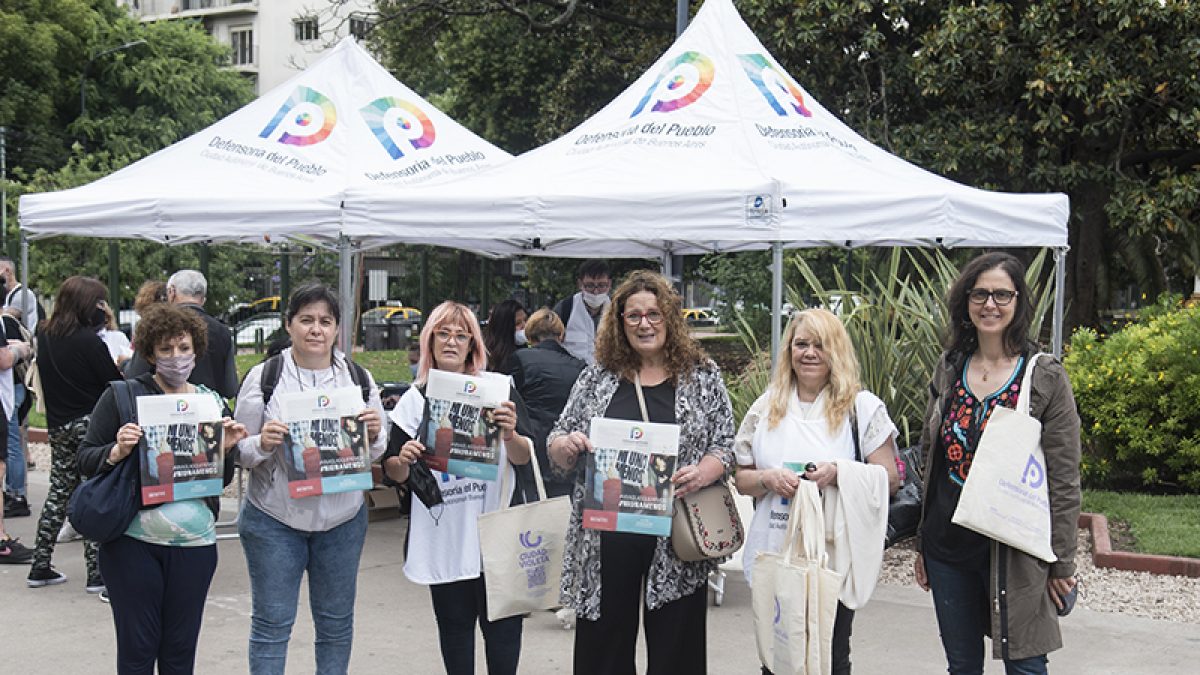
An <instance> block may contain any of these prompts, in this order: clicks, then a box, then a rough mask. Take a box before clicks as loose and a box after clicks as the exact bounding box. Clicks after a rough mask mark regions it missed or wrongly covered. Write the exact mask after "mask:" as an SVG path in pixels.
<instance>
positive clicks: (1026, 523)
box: [951, 353, 1058, 562]
mask: <svg viewBox="0 0 1200 675" xmlns="http://www.w3.org/2000/svg"><path fill="white" fill-rule="evenodd" d="M1041 357H1042V354H1040V353H1039V354H1037V355H1036V356H1034V357H1033V358H1031V359H1030V360H1029V365H1028V366H1027V367H1026V368H1025V375H1024V377H1023V378H1022V379H1021V392H1020V395H1019V396H1018V398H1017V407H1016V409H1009V408H1004V407H1001V406H997V407H996V408H994V409H993V410H992V412H991V416H990V417H989V418H988V422H987V428H986V429H984V430H983V435H982V436H981V437H980V439H979V446H978V447H977V448H976V449H975V459H974V460H973V461H972V462H971V470H970V473H968V474H967V480H966V482H965V483H964V484H963V489H962V495H961V496H960V497H959V498H958V508H957V509H955V511H954V517H953V518H951V521H952V522H954V523H955V524H956V525H961V526H963V527H965V528H967V529H970V530H974V531H976V532H978V533H980V534H982V535H984V536H987V537H991V538H992V539H995V540H996V541H999V542H1002V543H1005V544H1008V545H1009V546H1011V547H1013V548H1016V549H1020V550H1022V551H1024V552H1026V553H1028V554H1029V555H1031V556H1033V557H1035V558H1039V559H1041V560H1045V561H1046V562H1054V561H1055V560H1057V559H1058V558H1057V556H1055V555H1054V551H1053V549H1052V548H1051V546H1050V493H1049V490H1047V488H1046V455H1045V453H1043V452H1042V423H1041V422H1039V421H1037V420H1036V419H1034V418H1032V417H1030V416H1029V399H1030V398H1032V392H1031V391H1030V387H1031V382H1032V378H1031V376H1032V374H1033V368H1034V366H1035V365H1037V361H1038V359H1039V358H1041Z"/></svg>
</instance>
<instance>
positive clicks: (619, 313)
mask: <svg viewBox="0 0 1200 675" xmlns="http://www.w3.org/2000/svg"><path fill="white" fill-rule="evenodd" d="M638 388H640V389H641V390H642V393H643V394H644V398H645V407H646V410H647V411H648V417H649V419H650V421H651V422H658V423H664V424H677V425H679V430H680V437H679V457H678V463H677V467H678V469H677V470H676V471H675V472H674V474H673V475H672V476H671V482H672V483H674V485H675V495H676V496H677V497H681V496H684V495H686V494H689V493H692V492H695V491H697V490H699V489H701V488H703V487H706V486H708V485H711V484H713V483H715V482H717V481H721V480H725V478H726V476H727V474H728V472H729V470H730V468H731V467H732V465H733V411H732V408H731V407H730V404H729V395H728V393H727V392H726V391H725V385H724V383H723V382H722V381H721V374H720V371H719V370H718V369H717V366H716V365H715V364H714V363H713V362H712V361H711V360H709V359H708V358H707V357H706V356H705V355H704V352H703V351H701V349H700V347H699V345H697V344H696V342H695V341H694V340H693V339H692V338H691V336H690V335H689V334H688V330H687V326H686V324H685V323H684V321H683V314H682V312H681V308H680V300H679V296H678V295H677V294H676V293H675V291H674V290H672V288H671V286H670V284H669V283H668V282H667V280H666V279H665V278H663V277H662V275H659V274H656V273H654V272H646V271H639V272H634V273H632V274H631V275H630V276H629V277H628V278H627V279H626V280H625V282H624V283H622V284H621V286H620V287H619V288H617V290H616V292H615V293H614V294H613V299H612V306H611V307H609V310H608V311H607V312H606V313H605V314H604V317H603V318H602V319H601V320H600V327H599V331H598V334H597V337H596V363H595V364H594V365H591V366H588V367H587V368H586V369H584V371H583V373H582V374H580V376H579V380H578V382H576V384H575V388H574V389H573V390H572V391H571V398H570V399H569V400H568V401H567V405H566V407H565V408H564V409H563V413H562V416H561V417H560V418H559V420H558V423H557V424H556V425H555V426H554V429H553V431H551V432H550V436H549V438H548V439H547V440H548V443H547V445H548V449H549V454H550V458H551V460H552V464H553V469H554V471H555V472H556V473H558V474H560V475H564V476H567V477H569V478H571V479H573V481H574V484H575V488H574V490H575V492H574V499H573V503H574V506H573V511H572V514H571V524H570V527H569V528H568V530H567V543H566V551H565V554H564V560H563V577H562V602H563V605H564V606H566V607H570V608H572V609H574V610H575V611H576V614H577V616H578V619H579V621H578V627H577V630H576V633H575V658H574V661H575V665H574V672H575V673H576V675H582V674H585V673H586V674H591V673H596V674H600V673H631V672H636V671H635V667H634V655H635V651H636V644H637V635H638V614H639V610H640V609H641V605H642V603H643V601H644V603H645V605H646V611H645V614H644V615H643V617H644V618H643V623H644V624H645V630H646V651H647V670H646V672H647V674H648V675H657V674H666V673H703V672H705V671H706V663H707V653H706V649H705V642H706V640H705V631H706V627H705V609H706V607H705V604H706V590H707V581H708V574H709V572H711V571H712V570H714V569H716V566H717V563H718V562H719V561H717V560H708V561H700V562H684V561H682V560H680V559H679V558H678V557H677V556H676V555H675V551H674V549H673V548H672V546H671V538H670V537H669V536H667V537H653V536H647V535H643V534H630V533H625V532H601V531H599V530H591V529H584V528H583V497H584V494H583V493H584V476H585V470H584V467H585V466H586V465H587V462H586V460H585V459H584V458H583V457H582V454H583V453H585V452H592V451H594V448H593V446H592V442H591V440H589V438H588V435H587V432H588V430H589V425H590V422H591V420H592V418H593V417H608V418H614V419H624V420H641V419H642V411H641V406H640V405H639V402H638V391H637V390H638Z"/></svg>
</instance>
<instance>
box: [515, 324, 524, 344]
mask: <svg viewBox="0 0 1200 675" xmlns="http://www.w3.org/2000/svg"><path fill="white" fill-rule="evenodd" d="M513 339H514V340H516V342H517V345H518V346H524V345H525V342H526V339H525V329H524V328H522V329H521V330H519V331H517V332H515V333H513Z"/></svg>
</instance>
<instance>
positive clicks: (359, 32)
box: [350, 16, 375, 40]
mask: <svg viewBox="0 0 1200 675" xmlns="http://www.w3.org/2000/svg"><path fill="white" fill-rule="evenodd" d="M374 27H375V22H374V21H372V20H371V19H368V18H367V17H365V16H351V17H350V34H351V35H353V36H354V39H355V40H362V39H365V38H366V37H367V34H368V33H370V32H371V29H372V28H374Z"/></svg>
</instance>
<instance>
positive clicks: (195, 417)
mask: <svg viewBox="0 0 1200 675" xmlns="http://www.w3.org/2000/svg"><path fill="white" fill-rule="evenodd" d="M137 415H138V424H139V425H140V426H141V427H142V440H141V442H140V443H139V444H138V452H140V453H142V463H141V464H142V467H141V474H142V476H141V479H142V504H143V505H145V506H150V505H151V504H162V503H165V502H173V501H178V500H184V499H196V498H197V497H219V496H220V495H221V490H222V489H223V487H224V486H223V485H222V484H221V483H222V481H221V477H222V474H223V473H224V468H225V452H224V450H222V446H223V445H224V443H223V441H224V438H225V427H224V425H223V423H222V421H221V409H220V407H218V405H217V399H216V398H215V397H214V396H213V395H211V394H161V395H157V396H139V397H137Z"/></svg>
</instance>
